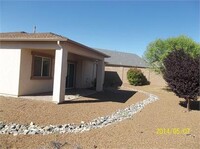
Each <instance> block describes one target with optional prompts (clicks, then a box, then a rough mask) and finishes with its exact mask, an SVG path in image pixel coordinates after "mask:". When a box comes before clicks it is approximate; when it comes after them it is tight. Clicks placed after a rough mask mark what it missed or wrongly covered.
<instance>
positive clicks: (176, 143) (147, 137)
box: [0, 85, 200, 149]
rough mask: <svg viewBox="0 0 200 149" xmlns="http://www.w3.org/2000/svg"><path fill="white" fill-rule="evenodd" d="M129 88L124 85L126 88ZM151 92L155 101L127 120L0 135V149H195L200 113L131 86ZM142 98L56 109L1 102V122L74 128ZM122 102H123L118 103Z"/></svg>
mask: <svg viewBox="0 0 200 149" xmlns="http://www.w3.org/2000/svg"><path fill="white" fill-rule="evenodd" d="M127 86H128V85H127ZM132 88H134V89H139V90H143V91H147V92H150V93H153V94H155V95H157V96H158V97H159V99H160V100H158V101H156V102H154V103H152V104H149V105H147V106H146V107H145V108H144V109H143V110H142V111H141V112H139V113H137V114H135V115H134V116H133V117H132V118H131V119H127V120H124V121H122V122H119V123H116V124H113V125H110V126H107V127H104V128H100V129H95V130H91V131H88V132H83V133H77V134H52V135H26V136H25V135H19V136H12V135H0V148H26V149H29V148H30V149H32V148H34V149H44V148H45V149H46V148H61V149H62V148H63V149H65V148H72V149H74V148H90V149H91V148H120V149H121V148H124V149H125V148H130V149H149V148H152V149H160V148H166V149H168V148H171V149H172V148H173V149H175V148H178V149H197V148H200V109H199V108H198V106H197V108H194V110H192V111H190V112H186V111H187V110H186V108H185V107H183V106H181V105H179V102H180V101H184V100H183V99H180V98H178V97H176V96H175V95H174V94H173V93H172V92H170V91H167V90H165V88H163V87H158V86H151V85H150V86H143V87H132ZM146 97H147V96H146V95H144V94H142V93H138V92H137V93H135V92H132V91H129V90H128V89H126V90H125V88H124V90H123V91H118V92H113V91H112V92H110V91H106V92H104V93H103V94H102V93H98V94H94V95H91V96H89V97H85V98H81V99H80V100H78V101H73V102H71V103H65V104H60V105H55V104H53V103H50V102H45V101H32V100H24V99H22V100H21V99H14V98H5V97H0V120H1V121H5V122H16V123H22V124H23V123H30V122H31V121H33V122H35V123H36V124H40V125H46V124H64V123H71V122H74V123H79V122H80V121H81V120H83V121H90V120H92V119H93V118H96V117H98V116H104V115H107V114H111V113H112V112H114V111H116V110H117V109H119V108H120V109H121V108H125V107H127V106H128V105H131V104H133V103H136V102H137V101H142V100H144V99H145V98H146ZM120 99H122V100H120ZM164 129H165V130H172V129H176V130H177V129H179V130H181V132H182V130H186V129H187V130H188V133H187V134H185V133H180V134H177V133H167V132H164V133H163V132H162V133H161V130H164Z"/></svg>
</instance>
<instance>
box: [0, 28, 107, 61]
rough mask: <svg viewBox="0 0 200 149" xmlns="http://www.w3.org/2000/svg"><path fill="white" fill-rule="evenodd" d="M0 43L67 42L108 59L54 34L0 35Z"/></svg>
mask: <svg viewBox="0 0 200 149" xmlns="http://www.w3.org/2000/svg"><path fill="white" fill-rule="evenodd" d="M0 41H68V42H71V43H73V44H76V45H78V46H81V47H84V48H86V49H88V50H90V51H93V52H95V53H97V54H100V55H102V56H104V57H109V56H108V55H106V54H105V53H102V52H100V51H98V50H95V49H93V48H90V47H88V46H85V45H83V44H81V43H78V42H76V41H73V40H71V39H69V38H66V37H64V36H61V35H58V34H55V33H51V32H49V33H27V32H6V33H0Z"/></svg>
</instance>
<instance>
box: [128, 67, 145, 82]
mask: <svg viewBox="0 0 200 149" xmlns="http://www.w3.org/2000/svg"><path fill="white" fill-rule="evenodd" d="M127 79H128V81H129V83H130V84H131V85H135V86H141V85H147V84H149V81H148V80H147V78H146V77H145V76H144V74H143V73H142V71H141V70H140V69H137V68H131V69H129V70H128V72H127Z"/></svg>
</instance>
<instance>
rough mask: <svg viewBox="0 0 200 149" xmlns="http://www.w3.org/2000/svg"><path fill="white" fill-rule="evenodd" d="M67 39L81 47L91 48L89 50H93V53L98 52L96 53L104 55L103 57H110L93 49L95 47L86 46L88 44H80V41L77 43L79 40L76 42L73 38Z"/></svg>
mask: <svg viewBox="0 0 200 149" xmlns="http://www.w3.org/2000/svg"><path fill="white" fill-rule="evenodd" d="M67 41H68V42H71V43H73V44H76V45H79V46H81V47H83V48H87V49H89V50H91V51H93V52H95V53H98V54H100V55H102V56H103V57H105V58H109V57H110V56H109V55H106V54H104V53H102V52H99V51H97V50H95V49H93V48H90V47H88V46H85V45H83V44H81V43H79V42H76V41H74V40H71V39H68V40H67Z"/></svg>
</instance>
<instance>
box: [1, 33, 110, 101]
mask: <svg viewBox="0 0 200 149" xmlns="http://www.w3.org/2000/svg"><path fill="white" fill-rule="evenodd" d="M106 57H108V56H107V55H106V54H104V53H102V52H99V51H96V50H94V49H92V48H90V47H87V46H85V45H83V44H80V43H78V42H75V41H73V40H70V39H68V38H66V37H63V36H60V35H57V34H54V33H26V32H10V33H0V94H4V95H5V94H6V95H13V96H21V95H30V94H37V93H43V92H51V91H52V92H53V96H52V98H53V99H52V100H53V101H54V102H56V103H61V102H62V101H63V100H64V96H65V90H66V88H88V87H91V86H92V85H93V84H92V82H94V80H96V90H97V91H101V90H102V88H103V81H104V58H106Z"/></svg>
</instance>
